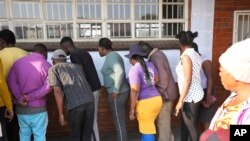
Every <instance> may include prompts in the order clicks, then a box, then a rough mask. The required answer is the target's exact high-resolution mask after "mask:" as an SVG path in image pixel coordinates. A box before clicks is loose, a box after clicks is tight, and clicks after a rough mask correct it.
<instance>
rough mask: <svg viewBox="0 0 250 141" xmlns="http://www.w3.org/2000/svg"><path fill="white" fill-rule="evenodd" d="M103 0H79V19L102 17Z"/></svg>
mask: <svg viewBox="0 0 250 141" xmlns="http://www.w3.org/2000/svg"><path fill="white" fill-rule="evenodd" d="M101 4H102V3H101V0H77V19H101V11H102V8H101Z"/></svg>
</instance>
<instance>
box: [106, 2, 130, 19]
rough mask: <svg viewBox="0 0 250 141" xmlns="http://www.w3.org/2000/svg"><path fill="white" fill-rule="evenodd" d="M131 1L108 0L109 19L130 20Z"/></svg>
mask: <svg viewBox="0 0 250 141" xmlns="http://www.w3.org/2000/svg"><path fill="white" fill-rule="evenodd" d="M130 3H131V2H130V0H108V19H115V20H117V19H130Z"/></svg>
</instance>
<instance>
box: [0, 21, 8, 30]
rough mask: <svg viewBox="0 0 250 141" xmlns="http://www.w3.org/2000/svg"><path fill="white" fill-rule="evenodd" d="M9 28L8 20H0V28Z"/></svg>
mask: <svg viewBox="0 0 250 141" xmlns="http://www.w3.org/2000/svg"><path fill="white" fill-rule="evenodd" d="M3 29H9V24H8V22H0V30H3Z"/></svg>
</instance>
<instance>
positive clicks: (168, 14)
mask: <svg viewBox="0 0 250 141" xmlns="http://www.w3.org/2000/svg"><path fill="white" fill-rule="evenodd" d="M162 18H163V19H184V0H163V5H162Z"/></svg>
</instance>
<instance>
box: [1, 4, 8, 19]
mask: <svg viewBox="0 0 250 141" xmlns="http://www.w3.org/2000/svg"><path fill="white" fill-rule="evenodd" d="M3 18H7V12H6V2H5V0H0V19H3Z"/></svg>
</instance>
